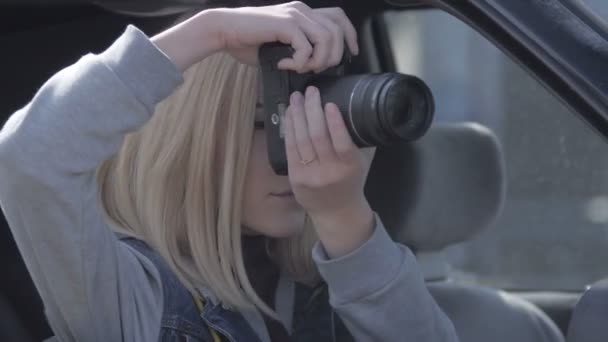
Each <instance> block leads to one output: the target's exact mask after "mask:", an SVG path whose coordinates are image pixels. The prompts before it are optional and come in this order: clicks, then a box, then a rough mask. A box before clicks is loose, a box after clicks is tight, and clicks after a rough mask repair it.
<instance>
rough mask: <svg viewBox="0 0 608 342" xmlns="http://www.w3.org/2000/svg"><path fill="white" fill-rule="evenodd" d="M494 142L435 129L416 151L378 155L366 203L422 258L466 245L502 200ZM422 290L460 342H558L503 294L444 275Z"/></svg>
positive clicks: (446, 127) (467, 132) (536, 313)
mask: <svg viewBox="0 0 608 342" xmlns="http://www.w3.org/2000/svg"><path fill="white" fill-rule="evenodd" d="M504 170H505V168H504V161H503V156H502V151H501V149H500V145H499V143H498V141H497V139H496V137H495V136H494V134H493V133H492V132H491V131H490V130H489V129H487V128H486V127H484V126H481V125H478V124H474V123H437V124H435V125H434V126H433V127H431V129H430V130H429V131H428V133H427V134H426V135H425V136H424V137H422V138H421V139H420V140H419V141H417V142H415V143H407V142H404V143H400V144H397V145H395V146H392V147H390V148H379V149H378V150H377V152H376V156H375V158H374V161H373V163H372V167H371V169H370V174H369V177H368V182H367V184H366V195H367V198H368V200H369V201H370V204H371V206H372V208H374V210H375V211H376V212H377V213H378V215H379V216H380V217H381V219H382V220H383V222H384V224H385V226H386V227H387V229H388V230H389V232H390V234H391V236H392V237H393V238H394V239H395V240H396V241H399V242H402V243H404V244H405V245H407V246H409V247H410V248H412V250H414V252H416V254H417V255H418V256H419V259H421V262H423V268H424V266H425V265H424V259H425V257H424V256H428V255H433V253H434V252H437V251H441V250H442V249H444V248H445V247H447V246H449V245H452V244H455V243H459V242H462V241H466V240H468V239H471V238H472V237H473V236H474V235H475V234H476V233H478V232H480V231H482V230H483V229H484V228H487V227H489V226H490V225H491V223H493V222H494V220H495V218H496V216H497V215H498V214H499V212H500V208H501V207H502V202H503V198H504V193H505V187H506V185H505V178H506V177H505V175H504V173H505V171H504ZM425 278H426V279H427V286H428V289H429V291H430V293H431V294H432V295H433V297H434V298H435V300H436V301H437V303H438V304H439V306H440V307H441V308H442V309H443V310H444V312H445V313H446V314H447V315H448V317H449V318H450V319H451V320H452V322H453V323H454V326H455V328H456V332H457V334H458V336H459V337H460V340H461V341H462V342H480V341H484V342H486V341H492V342H502V341H505V342H514V341H517V342H527V341H530V342H532V341H534V342H549V341H564V336H563V334H562V333H561V332H560V330H559V329H558V328H557V326H556V325H555V324H554V322H553V321H552V320H551V319H550V318H549V317H548V316H547V315H546V314H545V313H544V312H543V311H542V310H540V309H539V308H538V307H536V306H535V305H534V304H532V303H530V302H528V301H525V300H524V299H520V298H518V297H516V296H514V295H511V294H508V293H506V292H504V291H500V290H496V289H491V288H486V287H482V286H477V285H472V284H459V283H455V282H453V281H450V280H449V279H448V277H447V272H446V270H445V268H443V267H441V263H439V267H434V268H432V269H431V272H429V274H427V275H426V277H425Z"/></svg>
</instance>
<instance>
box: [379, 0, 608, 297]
mask: <svg viewBox="0 0 608 342" xmlns="http://www.w3.org/2000/svg"><path fill="white" fill-rule="evenodd" d="M589 2H590V3H591V2H593V7H594V8H596V9H597V10H598V11H599V10H600V9H601V10H602V11H603V13H608V3H605V2H604V0H596V1H590V0H589ZM607 17H608V16H607ZM385 22H386V24H387V26H388V31H389V35H390V40H391V46H392V48H393V56H394V59H395V63H396V67H397V69H398V71H400V72H403V73H407V74H414V75H417V76H419V77H421V78H422V79H423V80H425V81H426V82H427V83H428V84H429V86H430V87H431V89H432V91H433V93H434V95H435V99H436V103H437V112H436V117H437V121H476V122H479V123H482V124H484V125H486V126H488V127H490V128H491V129H492V130H493V131H494V132H495V133H496V135H497V136H498V137H499V140H500V142H501V143H502V146H503V149H504V153H505V159H506V167H507V170H506V171H507V183H508V186H507V187H508V191H507V197H506V201H505V205H504V210H503V212H502V214H501V216H500V217H499V219H498V220H497V222H496V224H494V225H493V226H492V227H491V228H490V229H488V230H487V231H485V232H483V233H481V234H480V235H479V236H477V237H475V238H473V239H472V240H471V241H468V242H465V243H462V244H459V245H456V246H453V247H450V248H448V249H447V250H445V251H444V252H443V255H442V256H443V258H444V260H446V261H447V260H449V267H450V276H451V277H452V278H454V279H457V280H462V281H468V282H474V283H480V284H484V285H489V286H495V287H500V288H506V289H513V290H540V289H542V290H581V289H583V288H584V287H585V285H587V284H589V283H591V282H593V281H595V280H597V279H599V278H603V277H605V276H606V275H607V274H608V271H607V270H606V269H605V267H604V265H603V264H602V262H605V260H607V259H608V248H606V246H607V244H608V229H607V227H608V226H607V224H608V173H607V172H606V169H607V168H608V154H607V147H608V146H606V143H605V142H604V141H603V140H602V139H601V138H600V136H599V135H598V134H596V133H595V132H593V131H592V130H591V129H589V127H587V126H586V124H584V123H583V122H582V121H581V120H580V119H579V118H578V116H577V115H574V114H573V113H571V111H570V110H569V109H568V108H566V107H565V106H564V105H563V104H562V103H561V102H560V101H559V100H557V99H556V98H555V97H554V96H553V95H551V94H550V93H549V92H548V91H547V90H546V89H545V88H543V87H542V86H541V85H540V84H539V83H537V82H536V81H535V80H534V79H532V78H531V77H530V76H529V75H528V74H527V73H526V72H525V71H524V70H522V68H521V67H519V66H518V65H516V64H514V63H513V62H512V61H511V60H510V59H509V58H508V57H506V56H505V55H504V54H503V53H502V52H500V51H499V50H497V49H496V48H495V47H494V46H493V45H492V44H490V43H489V42H488V41H487V40H486V39H484V38H483V37H481V36H480V35H479V34H478V33H476V32H475V31H473V30H472V29H470V28H469V27H468V26H467V25H465V24H463V23H462V22H460V21H458V20H457V19H454V18H453V17H451V16H450V15H448V14H445V13H443V12H441V11H438V10H419V11H407V12H405V11H393V12H387V13H386V14H385Z"/></svg>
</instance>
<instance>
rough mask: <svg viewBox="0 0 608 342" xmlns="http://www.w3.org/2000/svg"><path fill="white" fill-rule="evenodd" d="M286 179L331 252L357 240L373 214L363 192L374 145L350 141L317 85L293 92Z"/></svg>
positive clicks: (353, 245) (335, 110)
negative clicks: (302, 92) (323, 105)
mask: <svg viewBox="0 0 608 342" xmlns="http://www.w3.org/2000/svg"><path fill="white" fill-rule="evenodd" d="M285 126H286V130H285V148H286V152H287V165H288V168H289V180H290V183H291V186H292V189H293V192H294V195H295V197H296V200H297V201H298V202H299V203H300V205H302V207H303V208H304V209H305V210H306V211H307V212H308V215H309V216H310V218H311V219H312V221H313V224H314V226H315V229H316V230H317V234H318V235H319V238H320V240H321V243H322V244H323V247H324V248H325V251H326V252H327V254H328V256H329V257H330V258H336V257H339V256H342V255H345V254H348V253H349V252H351V251H353V250H355V249H356V248H358V247H359V246H361V245H362V244H363V243H364V242H365V241H367V239H368V238H369V237H370V235H371V234H372V232H373V229H374V215H373V212H372V210H371V208H370V206H369V204H368V202H367V200H366V199H365V196H364V194H363V187H364V185H365V180H366V178H367V173H368V172H369V167H370V165H371V161H372V159H373V154H374V151H375V150H374V149H373V148H368V149H359V148H358V147H357V146H356V145H355V144H354V143H353V141H352V139H351V137H350V135H349V133H348V131H347V129H346V126H345V123H344V120H343V119H342V115H341V113H340V111H339V109H338V107H337V106H336V105H335V104H333V103H328V104H326V105H325V108H322V105H321V98H320V95H319V91H318V89H316V88H315V87H308V88H307V89H306V93H305V96H303V95H302V94H300V93H298V92H295V93H293V94H292V95H291V98H290V105H289V107H288V109H287V119H286V122H285Z"/></svg>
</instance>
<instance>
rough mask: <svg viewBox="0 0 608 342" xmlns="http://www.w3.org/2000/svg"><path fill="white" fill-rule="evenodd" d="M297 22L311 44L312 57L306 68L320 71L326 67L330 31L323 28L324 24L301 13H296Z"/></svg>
mask: <svg viewBox="0 0 608 342" xmlns="http://www.w3.org/2000/svg"><path fill="white" fill-rule="evenodd" d="M296 16H297V18H298V23H299V25H300V27H301V29H302V31H304V34H306V37H307V38H308V40H310V42H311V43H312V44H313V51H312V58H310V60H309V61H308V64H307V68H308V70H313V71H315V72H320V71H322V70H323V69H326V68H327V65H328V60H329V56H330V52H331V48H330V47H331V44H332V42H331V39H332V36H331V33H330V32H328V31H327V30H326V29H325V26H323V25H321V24H319V23H318V22H316V21H314V20H313V18H311V17H310V16H307V15H305V14H303V13H299V14H297V15H296Z"/></svg>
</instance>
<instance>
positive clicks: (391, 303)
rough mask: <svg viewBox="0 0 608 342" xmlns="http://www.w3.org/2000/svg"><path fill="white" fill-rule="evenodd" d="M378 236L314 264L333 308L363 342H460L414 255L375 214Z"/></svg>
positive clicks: (317, 250)
mask: <svg viewBox="0 0 608 342" xmlns="http://www.w3.org/2000/svg"><path fill="white" fill-rule="evenodd" d="M375 222H376V227H375V228H374V232H373V234H372V236H371V237H370V238H369V239H368V240H367V241H366V242H365V243H363V245H361V246H360V247H359V248H358V249H356V250H354V251H353V252H351V253H350V254H347V255H345V256H342V257H340V258H336V259H329V258H328V256H327V254H326V253H325V251H324V250H323V246H322V245H321V244H320V243H317V244H316V245H315V247H314V248H313V259H314V260H315V263H316V264H317V267H318V269H319V273H320V274H321V276H322V277H323V279H324V280H325V281H326V282H327V285H328V287H329V296H330V302H331V305H332V307H333V308H334V309H335V310H336V312H337V313H338V314H339V315H340V317H341V318H342V320H343V321H344V324H345V325H346V326H347V328H348V330H349V331H350V333H351V334H352V335H353V337H354V338H355V340H357V341H385V342H393V341H395V342H396V341H417V342H426V341H428V342H448V341H449V342H456V341H458V337H457V335H456V332H455V330H454V327H453V325H452V322H451V321H450V320H449V318H448V317H447V316H446V315H445V314H444V313H443V311H442V310H441V309H440V308H439V306H438V305H437V303H435V300H434V299H433V298H432V297H431V295H430V293H429V292H428V290H427V288H426V285H425V284H424V279H423V277H422V272H421V270H420V269H419V267H418V263H417V262H416V258H415V256H414V254H413V253H412V252H411V251H410V249H409V248H407V247H406V246H404V245H401V244H397V243H395V242H393V240H392V239H391V238H390V236H389V235H388V233H387V232H386V229H385V227H384V225H383V224H382V222H381V220H380V217H378V215H377V214H376V215H375Z"/></svg>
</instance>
